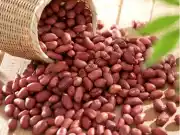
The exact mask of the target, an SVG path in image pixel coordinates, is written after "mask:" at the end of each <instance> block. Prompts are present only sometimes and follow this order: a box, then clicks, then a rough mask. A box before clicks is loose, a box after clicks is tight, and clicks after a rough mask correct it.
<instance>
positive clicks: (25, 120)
mask: <svg viewBox="0 0 180 135" xmlns="http://www.w3.org/2000/svg"><path fill="white" fill-rule="evenodd" d="M29 120H30V117H29V115H24V116H22V117H21V119H20V126H21V128H23V129H27V128H28V127H29Z"/></svg>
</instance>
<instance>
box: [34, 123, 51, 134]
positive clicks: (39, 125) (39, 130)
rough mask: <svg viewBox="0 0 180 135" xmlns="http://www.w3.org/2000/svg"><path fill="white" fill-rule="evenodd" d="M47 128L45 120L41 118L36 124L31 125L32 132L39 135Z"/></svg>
mask: <svg viewBox="0 0 180 135" xmlns="http://www.w3.org/2000/svg"><path fill="white" fill-rule="evenodd" d="M47 128H48V124H47V122H45V121H44V120H41V121H39V122H38V123H37V124H36V125H34V126H33V130H32V132H33V134H34V135H39V134H42V133H44V132H45V130H46V129H47Z"/></svg>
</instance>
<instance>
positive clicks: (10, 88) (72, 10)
mask: <svg viewBox="0 0 180 135" xmlns="http://www.w3.org/2000/svg"><path fill="white" fill-rule="evenodd" d="M91 22H92V15H91V11H90V10H89V9H87V8H86V7H85V3H84V2H82V1H81V2H77V1H74V0H68V1H66V2H62V3H61V4H57V3H53V2H51V3H50V4H49V5H48V6H47V7H46V8H45V10H44V11H43V13H42V16H41V19H40V21H39V25H38V34H39V42H40V46H41V49H42V50H43V51H44V52H45V53H46V54H47V55H48V56H49V57H50V58H51V59H53V60H55V62H54V63H50V64H46V63H42V62H37V61H32V62H31V63H30V64H29V65H28V66H27V68H26V70H25V71H24V73H23V74H22V75H17V77H16V78H15V80H12V81H9V82H8V83H7V84H5V85H4V86H2V90H0V100H1V103H3V104H5V108H4V112H5V114H6V115H7V116H8V117H10V119H9V121H8V127H9V130H10V131H13V130H15V129H16V127H17V124H18V121H19V123H20V127H21V128H23V129H29V128H31V129H32V133H33V134H34V135H41V134H45V135H151V134H152V135H167V134H168V133H167V132H166V130H164V128H162V127H163V126H164V125H165V124H166V123H167V122H168V121H169V119H170V117H171V116H172V115H173V114H175V113H176V111H177V105H178V103H179V101H180V95H178V94H176V92H175V89H176V87H177V84H176V83H177V81H178V73H177V71H176V66H177V64H178V63H177V62H178V60H177V59H176V58H175V57H174V56H173V55H169V56H168V57H167V58H166V59H164V60H162V61H161V62H160V63H158V64H156V65H154V66H152V67H150V68H147V69H143V68H142V65H143V62H144V61H145V59H147V57H148V55H149V52H150V50H151V46H152V44H153V43H154V42H155V41H156V40H158V39H157V38H156V37H155V36H146V37H138V38H132V37H131V38H128V33H126V31H125V30H124V29H120V28H119V27H118V26H116V25H113V26H112V27H111V28H110V29H103V27H104V25H103V23H102V22H101V21H99V22H98V25H97V32H96V34H95V35H94V34H93V32H92V23H91ZM132 27H133V28H134V29H137V28H138V27H142V24H141V23H136V22H134V23H133V26H132ZM167 84H168V88H167V90H166V91H164V90H163V89H164V87H165V85H167ZM164 96H165V98H166V99H167V101H166V102H163V101H162V99H161V98H162V97H164ZM145 100H151V101H152V103H153V107H154V110H155V111H156V112H158V113H159V114H158V116H157V119H156V125H157V127H156V128H152V129H151V128H150V127H149V126H146V125H145V124H143V123H144V122H145V121H146V119H145V117H146V113H145V112H144V110H143V102H144V101H145ZM117 106H120V107H121V112H119V114H121V116H118V115H116V113H115V109H116V107H117ZM174 121H175V123H176V124H177V125H179V124H180V114H176V116H175V117H174Z"/></svg>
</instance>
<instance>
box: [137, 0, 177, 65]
mask: <svg viewBox="0 0 180 135" xmlns="http://www.w3.org/2000/svg"><path fill="white" fill-rule="evenodd" d="M160 1H163V2H166V3H167V4H168V5H174V6H179V5H180V1H179V0H160ZM154 3H155V0H153V5H154ZM153 7H154V6H153ZM151 14H152V12H151ZM179 17H180V15H179V14H177V15H166V16H162V17H158V18H157V19H155V20H153V21H150V22H149V23H148V24H147V25H146V26H145V27H143V28H141V29H140V30H139V33H140V34H142V35H151V34H155V33H159V32H160V33H161V32H163V31H165V30H168V31H165V32H164V34H163V35H162V36H161V37H160V39H159V40H158V41H157V42H155V44H154V45H153V53H152V55H151V57H150V58H148V59H147V60H146V62H145V66H146V67H150V66H152V65H153V64H155V63H157V62H158V61H160V60H161V59H162V57H164V56H166V55H167V54H168V53H169V52H170V51H172V50H173V49H174V48H176V47H177V45H178V42H179V36H180V34H179V32H180V28H179V25H178V27H177V26H176V24H178V23H179Z"/></svg>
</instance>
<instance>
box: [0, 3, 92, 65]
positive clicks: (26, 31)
mask: <svg viewBox="0 0 180 135" xmlns="http://www.w3.org/2000/svg"><path fill="white" fill-rule="evenodd" d="M77 1H85V2H86V0H77ZM89 1H91V0H88V1H87V2H86V6H87V7H91V5H92V3H91V4H90V2H89ZM50 2H51V0H1V2H0V50H2V51H4V52H7V53H9V54H10V55H13V56H17V57H22V58H25V59H30V60H38V61H44V62H46V63H51V62H53V60H52V59H50V58H49V57H48V56H47V55H46V54H45V53H44V52H43V51H42V50H41V48H40V45H39V40H38V32H37V31H38V28H37V26H38V22H39V20H40V17H41V14H42V12H43V10H44V9H45V7H46V6H47V5H48V4H49V3H50ZM91 2H92V1H91Z"/></svg>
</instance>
